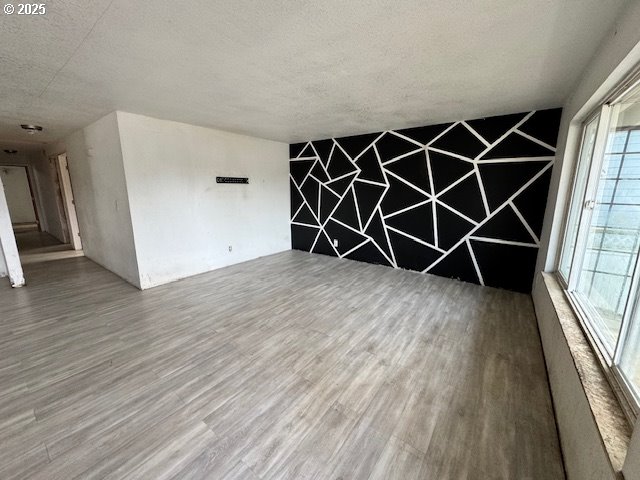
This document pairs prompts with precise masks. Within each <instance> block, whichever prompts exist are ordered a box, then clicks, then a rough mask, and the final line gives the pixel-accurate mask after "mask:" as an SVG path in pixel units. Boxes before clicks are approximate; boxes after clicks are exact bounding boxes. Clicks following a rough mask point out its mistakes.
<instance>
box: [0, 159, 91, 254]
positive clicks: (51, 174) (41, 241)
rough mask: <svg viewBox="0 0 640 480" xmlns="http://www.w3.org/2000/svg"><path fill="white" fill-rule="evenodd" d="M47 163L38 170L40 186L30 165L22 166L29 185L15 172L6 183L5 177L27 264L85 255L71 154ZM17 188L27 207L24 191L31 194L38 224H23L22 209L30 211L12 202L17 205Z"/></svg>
mask: <svg viewBox="0 0 640 480" xmlns="http://www.w3.org/2000/svg"><path fill="white" fill-rule="evenodd" d="M43 163H44V165H42V166H44V167H45V168H41V167H40V168H39V169H38V170H37V185H36V182H34V181H33V178H32V177H33V176H31V175H30V171H29V169H30V167H28V166H27V167H24V166H22V167H19V168H21V169H22V170H23V171H24V172H26V175H27V180H28V182H27V184H25V182H24V181H17V178H16V177H17V175H15V174H14V173H13V172H12V177H11V178H7V179H6V180H5V179H4V178H3V181H4V183H5V189H7V188H8V189H9V192H7V193H8V195H7V197H8V198H7V203H8V204H9V214H10V217H11V223H12V227H13V231H14V235H15V240H16V244H17V247H18V252H19V254H20V261H21V263H22V264H23V265H26V264H30V263H37V262H43V261H50V260H59V259H62V258H69V257H76V256H82V255H84V253H83V251H82V240H81V237H80V229H79V226H78V217H77V214H76V206H75V199H74V196H73V187H72V184H71V177H70V175H69V165H68V161H67V155H66V154H64V153H63V154H60V155H55V156H52V157H49V158H48V162H46V161H45V162H43ZM3 168H6V167H3ZM10 168H14V167H10ZM7 186H8V187H7ZM37 187H39V189H38V188H37ZM13 189H16V190H20V191H21V192H22V193H21V194H22V197H23V198H22V199H21V201H22V203H23V204H24V203H25V202H26V200H25V198H24V197H25V193H24V192H25V191H28V194H29V196H30V198H31V205H32V209H33V212H34V216H35V219H36V221H35V223H34V222H31V223H29V222H26V221H25V222H23V221H22V220H25V219H26V218H27V217H26V216H25V215H24V214H23V213H22V210H25V209H26V207H24V205H23V206H22V210H17V211H16V209H15V208H12V206H11V205H12V203H15V201H14V195H13V193H12V191H13ZM38 192H39V193H40V198H39V199H40V202H39V204H40V212H39V213H40V215H39V214H38V202H37V201H36V198H37V195H38ZM16 198H17V197H16ZM40 219H42V220H43V221H40Z"/></svg>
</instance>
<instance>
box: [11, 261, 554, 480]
mask: <svg viewBox="0 0 640 480" xmlns="http://www.w3.org/2000/svg"><path fill="white" fill-rule="evenodd" d="M25 274H26V278H27V280H28V286H27V287H25V288H22V289H14V290H12V289H11V288H9V286H8V282H4V281H2V282H1V283H0V478H1V479H4V480H8V479H43V480H45V479H46V480H55V479H64V480H70V479H153V480H158V479H173V480H178V479H215V480H232V479H238V480H239V479H243V480H272V479H274V480H275V479H309V480H321V479H322V480H324V479H330V480H338V479H341V480H352V479H353V480H355V479H398V480H411V479H424V480H432V479H433V480H435V479H437V480H443V479H455V480H458V479H518V480H521V479H535V480H544V479H554V480H555V479H562V478H564V473H563V467H562V460H561V456H560V450H559V445H558V438H557V433H556V428H555V423H554V417H553V411H552V406H551V400H550V396H549V388H548V383H547V378H546V372H545V367H544V361H543V357H542V352H541V346H540V340H539V336H538V332H537V329H536V323H535V317H534V313H533V307H532V303H531V299H530V297H529V296H528V295H522V294H518V293H512V292H507V291H502V290H497V289H492V288H484V287H479V286H476V285H471V284H467V283H462V282H458V281H455V280H449V279H444V278H439V277H435V276H430V275H420V274H416V273H412V272H407V271H402V270H393V269H390V268H386V267H381V266H375V265H368V264H364V263H358V262H354V261H350V260H339V259H336V258H331V257H325V256H321V255H312V254H308V253H304V252H297V251H290V252H284V253H281V254H277V255H272V256H269V257H264V258H260V259H257V260H253V261H250V262H246V263H243V264H239V265H235V266H232V267H228V268H224V269H220V270H216V271H213V272H210V273H207V274H203V275H199V276H195V277H191V278H188V279H185V280H181V281H178V282H175V283H172V284H169V285H164V286H161V287H157V288H153V289H150V290H146V291H144V292H141V291H138V290H137V289H135V288H134V287H132V286H130V285H128V284H127V283H125V282H124V281H123V280H121V279H120V278H118V277H117V276H115V275H113V274H111V273H110V272H108V271H106V270H104V269H103V268H101V267H99V266H98V265H96V264H95V263H93V262H91V261H90V260H88V259H86V258H70V259H65V260H59V261H55V262H47V263H41V264H33V265H27V266H26V268H25Z"/></svg>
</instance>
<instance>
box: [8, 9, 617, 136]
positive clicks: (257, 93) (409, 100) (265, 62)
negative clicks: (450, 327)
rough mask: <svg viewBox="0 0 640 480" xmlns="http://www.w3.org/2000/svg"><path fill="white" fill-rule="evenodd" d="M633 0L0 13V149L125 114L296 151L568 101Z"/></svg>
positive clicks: (553, 105) (550, 105) (61, 10)
mask: <svg viewBox="0 0 640 480" xmlns="http://www.w3.org/2000/svg"><path fill="white" fill-rule="evenodd" d="M626 3H627V2H625V1H623V0H518V1H514V0H484V1H480V0H478V1H473V2H471V1H467V0H408V1H401V0H391V1H384V0H373V1H372V0H367V1H364V0H352V1H349V2H344V1H342V0H341V1H335V0H330V1H320V2H319V1H317V0H314V1H310V0H298V1H294V0H271V1H266V2H256V1H255V0H234V1H219V0H216V1H212V0H202V1H197V0H196V1H189V2H175V1H167V0H136V1H131V0H112V1H109V0H58V1H49V2H47V4H46V5H47V13H46V15H44V16H31V17H26V16H19V15H16V14H14V15H11V16H8V15H5V14H0V79H1V81H0V143H2V142H1V141H4V140H7V141H10V140H13V141H19V140H35V138H34V137H29V136H28V135H26V133H24V132H22V131H21V130H20V128H19V126H18V124H20V123H25V122H29V123H37V124H40V125H43V126H44V127H45V132H43V133H42V134H41V135H39V136H38V137H37V140H38V141H53V140H57V139H59V138H61V137H63V136H65V135H67V134H68V133H70V132H72V131H73V130H75V129H77V128H80V127H83V126H85V125H87V124H89V123H91V122H93V121H95V120H96V119H98V118H100V117H101V116H103V115H105V114H106V113H108V112H110V111H113V110H116V109H119V110H125V111H129V112H134V113H141V114H146V115H150V116H154V117H159V118H166V119H171V120H177V121H182V122H186V123H192V124H197V125H204V126H210V127H216V128H221V129H225V130H230V131H236V132H241V133H247V134H250V135H255V136H259V137H264V138H269V139H274V140H280V141H285V142H295V141H301V140H304V139H309V138H313V139H316V138H325V137H331V136H341V135H347V134H355V133H363V132H370V131H380V130H383V129H387V128H402V127H407V126H415V125H421V124H428V123H435V122H442V121H449V120H457V119H462V118H473V117H478V116H485V115H487V116H488V115H493V114H500V113H508V112H520V111H525V110H530V109H538V108H547V107H556V106H559V105H562V103H563V100H564V99H565V98H566V96H567V95H568V93H569V89H570V87H571V86H572V85H573V84H574V82H575V81H576V80H577V78H578V76H579V74H580V72H581V71H582V70H583V69H584V67H585V66H586V64H587V62H588V60H589V58H590V57H591V56H592V55H593V54H594V52H595V50H596V48H597V46H598V44H599V42H600V40H601V39H602V37H603V36H604V34H605V33H606V32H607V30H609V29H610V28H612V25H613V21H614V19H615V17H616V16H617V15H618V14H619V13H620V11H621V9H622V8H623V7H624V6H625V5H626Z"/></svg>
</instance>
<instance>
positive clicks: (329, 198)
mask: <svg viewBox="0 0 640 480" xmlns="http://www.w3.org/2000/svg"><path fill="white" fill-rule="evenodd" d="M339 201H340V197H338V196H337V195H336V194H335V193H333V192H332V191H331V190H329V189H328V188H327V187H325V186H324V185H321V186H320V222H321V223H324V222H326V221H327V219H328V218H329V215H331V212H333V209H334V208H335V207H336V205H337V204H338V202H339Z"/></svg>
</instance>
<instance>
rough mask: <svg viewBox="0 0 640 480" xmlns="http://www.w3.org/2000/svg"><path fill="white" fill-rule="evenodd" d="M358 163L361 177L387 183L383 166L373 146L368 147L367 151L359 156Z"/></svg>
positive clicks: (359, 176)
mask: <svg viewBox="0 0 640 480" xmlns="http://www.w3.org/2000/svg"><path fill="white" fill-rule="evenodd" d="M356 165H358V168H359V169H360V173H359V174H358V178H359V179H362V180H369V181H371V182H378V183H386V180H385V178H384V174H383V173H382V167H381V166H380V162H379V161H378V156H377V155H376V152H375V150H374V149H373V147H372V148H368V149H367V151H366V152H364V153H363V154H362V155H361V156H360V158H358V160H357V161H356Z"/></svg>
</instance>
